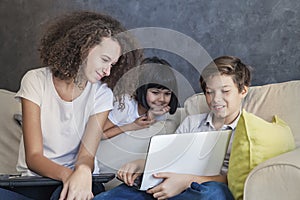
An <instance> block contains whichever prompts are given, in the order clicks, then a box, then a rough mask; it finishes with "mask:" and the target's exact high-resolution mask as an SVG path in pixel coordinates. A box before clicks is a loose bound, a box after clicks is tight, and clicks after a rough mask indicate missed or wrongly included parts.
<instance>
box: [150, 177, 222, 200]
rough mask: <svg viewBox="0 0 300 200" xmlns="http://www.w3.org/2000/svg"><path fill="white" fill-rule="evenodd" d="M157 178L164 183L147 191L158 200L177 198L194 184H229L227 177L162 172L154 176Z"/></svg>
mask: <svg viewBox="0 0 300 200" xmlns="http://www.w3.org/2000/svg"><path fill="white" fill-rule="evenodd" d="M154 177H155V178H163V179H164V181H163V182H162V183H161V184H159V185H157V186H156V187H154V188H152V189H150V190H148V191H147V193H149V194H152V195H153V197H154V198H157V199H167V198H171V197H173V196H176V195H178V194H180V193H181V192H183V191H184V190H186V189H187V188H188V187H190V186H191V184H192V182H197V183H199V184H201V183H204V182H207V181H216V182H223V183H227V175H217V176H197V175H192V174H176V173H170V172H162V173H157V174H155V175H154Z"/></svg>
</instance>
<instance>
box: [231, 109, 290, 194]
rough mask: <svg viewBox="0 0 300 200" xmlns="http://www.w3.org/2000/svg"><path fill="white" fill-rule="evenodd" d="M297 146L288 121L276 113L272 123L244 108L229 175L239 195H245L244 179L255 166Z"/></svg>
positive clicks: (233, 191)
mask: <svg viewBox="0 0 300 200" xmlns="http://www.w3.org/2000/svg"><path fill="white" fill-rule="evenodd" d="M293 149H295V141H294V137H293V135H292V133H291V130H290V128H289V127H288V125H287V124H286V123H285V122H284V121H282V120H281V119H279V118H278V117H277V116H274V118H273V122H272V123H270V122H267V121H265V120H263V119H261V118H259V117H257V116H255V115H253V114H251V113H247V112H246V111H245V110H243V112H242V114H241V117H240V119H239V122H238V124H237V127H236V131H235V136H234V140H233V143H232V150H231V155H230V160H229V168H228V176H227V177H228V186H229V188H230V190H231V192H232V193H233V196H234V197H235V199H243V189H244V182H245V180H246V178H247V176H248V174H249V172H250V171H251V170H252V169H253V168H254V167H255V166H257V165H258V164H259V163H261V162H263V161H265V160H267V159H269V158H272V157H274V156H277V155H279V154H282V153H285V152H288V151H290V150H293ZM274 175H275V174H274Z"/></svg>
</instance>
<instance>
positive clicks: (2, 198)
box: [0, 188, 32, 200]
mask: <svg viewBox="0 0 300 200" xmlns="http://www.w3.org/2000/svg"><path fill="white" fill-rule="evenodd" d="M10 199H11V200H16V199H18V200H32V199H30V198H28V197H26V196H23V195H21V194H19V193H17V192H13V191H10V190H7V189H4V188H0V200H10Z"/></svg>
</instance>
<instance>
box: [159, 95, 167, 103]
mask: <svg viewBox="0 0 300 200" xmlns="http://www.w3.org/2000/svg"><path fill="white" fill-rule="evenodd" d="M165 99H166V98H165V95H164V94H160V95H159V97H158V100H159V101H161V102H165Z"/></svg>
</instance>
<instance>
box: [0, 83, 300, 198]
mask: <svg viewBox="0 0 300 200" xmlns="http://www.w3.org/2000/svg"><path fill="white" fill-rule="evenodd" d="M13 95H14V93H12V92H9V91H7V90H0V99H1V104H0V112H1V116H0V134H1V137H0V160H1V164H0V172H1V173H14V172H16V170H15V165H16V161H17V155H18V148H19V140H20V137H21V133H22V131H21V128H20V126H19V125H18V124H17V123H16V122H15V120H14V118H13V115H14V114H15V113H20V112H21V110H20V104H19V103H17V102H16V101H15V100H14V99H13ZM244 108H245V109H246V110H247V111H248V112H252V113H254V114H256V115H257V116H260V117H261V118H263V119H265V120H267V121H271V119H272V117H273V115H274V114H276V115H278V116H279V117H280V118H282V119H283V120H284V121H286V122H287V123H288V125H289V126H290V128H291V130H292V133H293V135H294V138H295V143H296V149H295V150H293V151H291V152H288V153H285V154H282V155H279V156H277V157H274V158H271V159H269V160H267V161H265V162H263V163H261V164H259V165H258V166H257V167H255V168H254V169H253V170H252V171H251V172H250V174H249V175H248V178H247V180H246V182H245V187H244V199H245V200H257V199H260V200H261V199H263V200H268V199H270V200H271V199H272V200H277V199H278V200H279V199H280V200H281V199H290V200H296V199H299V198H300V190H299V188H298V184H299V183H300V80H299V81H289V82H284V83H276V84H269V85H264V86H254V87H251V88H250V90H249V94H248V95H247V97H246V99H245V101H244ZM207 111H208V108H207V106H206V103H205V98H204V95H203V94H195V95H193V96H191V97H189V98H188V99H187V100H186V101H185V104H184V107H183V108H180V109H178V111H177V112H176V114H175V115H172V116H169V118H168V119H167V121H166V122H165V123H162V122H160V123H157V124H155V125H154V126H153V127H150V128H149V129H146V130H141V131H137V132H128V133H126V134H124V135H123V136H119V137H117V138H115V139H114V141H102V142H101V145H102V149H109V150H106V152H105V153H103V151H104V150H103V151H101V145H100V148H99V151H98V153H97V155H98V156H100V157H101V158H102V159H100V161H101V162H100V164H102V168H103V170H102V171H114V170H115V168H118V167H119V166H120V165H122V164H123V163H125V162H127V161H130V160H133V159H136V158H138V157H143V156H145V152H146V149H147V144H148V141H149V138H150V136H151V135H153V134H168V133H172V132H173V131H174V130H175V129H176V127H177V126H178V125H179V124H180V122H181V121H182V120H183V119H184V117H185V116H186V115H190V114H196V113H203V112H207ZM140 135H143V136H144V137H142V139H141V138H140V137H139V139H132V138H137V136H140ZM128 138H131V139H128ZM124 141H127V143H126V145H124V146H129V149H125V151H124V150H123V151H121V152H120V151H119V150H116V149H114V148H112V147H110V146H111V144H113V146H118V145H119V144H121V143H122V142H124ZM141 141H142V142H141ZM104 147H105V148H104ZM124 148H125V147H124ZM132 151H135V153H128V152H132ZM101 152H102V153H101ZM110 160H114V161H113V162H114V166H113V167H111V168H109V167H107V166H112V165H111V164H112V163H109V162H110ZM106 164H107V165H106ZM103 165H104V166H103ZM105 165H106V166H105ZM118 183H119V182H117V181H116V180H114V181H112V182H110V183H108V184H107V187H108V188H111V187H113V186H115V185H116V184H118Z"/></svg>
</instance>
